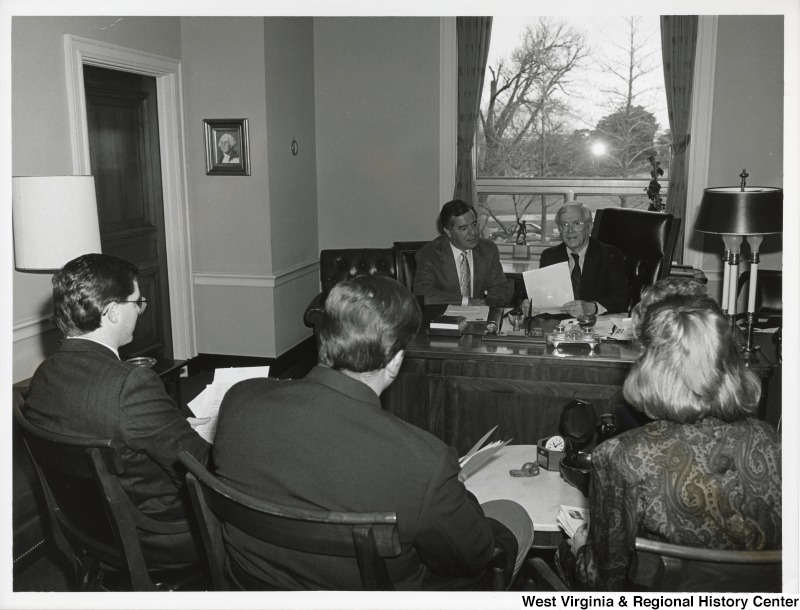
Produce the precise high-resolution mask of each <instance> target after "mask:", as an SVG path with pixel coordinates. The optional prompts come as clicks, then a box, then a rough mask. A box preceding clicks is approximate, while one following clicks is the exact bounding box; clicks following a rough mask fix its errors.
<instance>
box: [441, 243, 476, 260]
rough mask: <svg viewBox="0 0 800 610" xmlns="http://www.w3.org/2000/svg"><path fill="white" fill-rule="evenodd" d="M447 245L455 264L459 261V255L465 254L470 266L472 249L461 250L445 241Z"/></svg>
mask: <svg viewBox="0 0 800 610" xmlns="http://www.w3.org/2000/svg"><path fill="white" fill-rule="evenodd" d="M447 243H448V244H450V249H451V250H452V251H453V257H454V258H455V259H456V263H458V262H459V261H460V260H461V255H462V254H466V255H467V260H468V261H469V263H470V266H472V249H471V248H468V249H466V250H461V249H460V248H456V247H455V246H454V245H453V242H451V241H450V240H449V239H448V240H447Z"/></svg>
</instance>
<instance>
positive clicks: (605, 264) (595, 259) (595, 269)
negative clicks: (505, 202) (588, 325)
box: [539, 202, 631, 317]
mask: <svg viewBox="0 0 800 610" xmlns="http://www.w3.org/2000/svg"><path fill="white" fill-rule="evenodd" d="M556 226H558V232H559V234H560V235H561V240H562V242H563V243H561V244H559V245H558V246H554V247H552V248H547V249H546V250H544V251H543V252H542V256H541V259H540V261H539V267H540V268H542V267H549V266H550V265H555V264H556V263H563V262H567V263H569V271H570V280H571V281H572V288H573V293H574V297H575V298H574V300H572V301H568V302H566V303H564V304H563V305H562V306H561V310H562V311H563V312H564V313H566V314H569V315H570V316H573V317H577V316H580V315H584V314H597V315H600V314H604V313H620V312H627V311H628V307H629V305H630V298H631V289H630V286H628V281H627V278H626V276H625V261H624V259H623V256H622V251H621V250H620V249H619V248H616V247H614V246H610V245H607V244H604V243H601V242H599V241H597V240H596V239H594V238H593V237H591V234H592V212H591V210H589V208H588V207H586V205H584V204H582V203H577V202H569V203H567V204H565V205H564V206H562V207H561V209H559V210H558V212H556Z"/></svg>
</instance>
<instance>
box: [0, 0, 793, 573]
mask: <svg viewBox="0 0 800 610" xmlns="http://www.w3.org/2000/svg"><path fill="white" fill-rule="evenodd" d="M751 10H752V9H751ZM791 10H792V11H793V12H792V13H791V14H788V13H787V14H784V12H783V11H776V14H718V15H703V16H702V17H701V22H700V32H701V35H700V38H699V39H698V55H697V57H698V62H699V63H698V65H697V71H698V73H699V75H698V76H696V79H695V83H697V84H699V85H698V94H699V95H702V96H704V99H705V100H707V102H708V104H707V107H705V108H704V109H703V113H702V114H704V115H705V116H703V117H700V118H699V119H698V120H697V122H696V123H694V125H695V126H696V128H697V130H696V131H693V133H692V145H693V148H692V155H693V157H692V160H691V165H692V169H691V172H693V175H694V191H693V192H690V193H689V196H688V198H687V201H688V203H687V216H686V218H685V219H684V221H683V224H684V227H683V230H684V231H685V233H684V235H685V247H684V250H683V252H682V260H683V262H684V263H685V264H691V265H692V266H694V267H695V268H696V269H700V270H702V271H703V273H704V274H705V276H706V277H707V278H708V286H709V293H710V294H711V295H712V296H714V297H715V298H719V296H720V294H721V292H722V283H723V272H722V270H723V265H722V260H721V252H722V241H721V239H720V238H719V237H718V236H714V235H703V234H699V233H696V232H695V231H694V230H693V218H694V215H696V214H697V211H698V209H699V205H700V197H701V196H702V190H703V188H705V187H708V186H736V185H738V181H739V177H738V174H739V173H740V172H741V171H742V169H743V168H746V170H747V173H748V174H749V176H750V178H749V179H748V184H753V185H755V184H758V185H763V186H772V187H780V188H783V189H784V191H786V193H787V194H788V197H787V198H786V199H787V205H786V206H785V212H784V214H785V216H784V218H785V220H784V233H786V234H787V235H786V236H783V235H772V236H769V237H767V239H765V241H764V244H763V246H762V252H761V264H760V269H768V270H780V269H782V268H788V269H791V268H793V267H794V268H795V269H796V264H797V263H798V256H797V252H798V249H797V243H796V241H797V240H796V239H795V236H796V235H797V229H799V228H800V226H799V225H798V216H797V212H796V208H797V202H796V193H797V192H798V191H797V188H798V181H799V180H798V172H797V162H798V156H797V150H798V141H799V140H798V136H799V135H800V133H798V117H800V102H798V97H797V93H798V92H797V75H796V70H797V68H798V64H797V57H796V47H797V35H798V33H799V32H798V23H797V14H796V9H794V8H792V9H791ZM109 12H111V10H109ZM4 27H6V28H7V29H6V31H8V32H9V33H10V43H5V44H6V45H7V47H8V48H7V49H6V50H10V59H9V60H8V61H7V62H5V65H4V68H5V67H6V66H8V67H9V75H7V78H5V79H4V81H5V82H6V83H7V84H10V88H8V87H6V92H5V93H3V94H2V95H3V96H4V97H5V100H6V101H7V115H8V116H7V117H4V118H3V120H4V122H5V121H6V120H8V121H9V122H8V123H7V127H8V129H6V130H4V133H6V134H7V136H6V143H5V146H6V151H5V152H4V153H3V156H4V159H5V161H4V163H3V167H4V174H5V175H4V177H3V179H2V185H3V193H4V197H3V199H4V202H5V203H4V205H3V216H4V233H3V236H4V237H3V241H5V246H4V248H3V258H4V271H3V273H4V275H3V282H2V283H3V285H4V287H5V288H4V290H3V292H4V296H3V301H4V303H3V307H4V309H3V311H4V312H6V315H7V317H6V320H7V321H8V322H10V323H7V324H5V329H4V330H3V334H2V337H3V338H4V340H3V343H4V348H3V349H4V353H5V354H6V357H5V363H4V364H3V365H2V366H3V375H4V378H5V379H6V380H7V381H8V382H9V384H15V383H18V382H21V381H23V380H25V379H27V378H29V377H31V376H32V375H33V373H34V371H35V370H36V368H37V366H38V365H39V364H40V363H41V362H42V361H43V360H44V359H45V358H46V357H47V356H48V355H49V354H51V353H52V352H53V351H55V350H56V349H57V345H58V342H59V340H60V339H61V335H60V333H59V331H58V330H57V329H56V328H55V326H54V325H53V324H52V322H51V321H50V315H51V312H50V309H49V308H50V302H51V289H52V287H51V282H50V275H48V274H42V273H25V272H21V271H18V270H16V269H15V268H14V263H13V245H12V244H13V239H12V229H11V222H10V221H11V204H10V200H11V180H10V177H11V176H59V175H77V174H81V173H84V168H85V167H86V163H87V160H86V155H85V153H84V152H82V143H81V142H80V141H78V140H79V138H78V137H77V136H76V129H77V127H76V125H77V124H78V119H76V117H75V112H76V105H75V103H74V96H75V91H74V89H73V86H72V81H71V80H70V78H71V77H70V73H69V70H70V67H71V66H74V65H76V64H75V63H74V62H75V61H77V62H80V59H79V57H80V54H81V53H84V57H85V56H89V57H92V58H103V59H99V60H97V63H104V62H105V64H106V65H112V64H113V62H114V61H121V62H122V63H123V64H124V65H126V66H130V65H138V66H140V67H142V66H144V67H142V68H141V69H142V71H144V72H147V71H149V73H151V74H155V75H156V78H157V80H158V82H159V124H160V130H161V133H160V137H161V138H162V142H161V152H162V159H161V164H162V176H163V180H164V189H163V190H164V216H165V225H164V230H165V237H166V254H167V258H168V263H167V264H168V270H169V293H170V302H171V326H172V355H173V357H174V358H179V359H184V360H190V359H192V358H196V357H198V356H199V355H203V354H205V355H213V356H221V357H224V356H243V357H255V358H260V359H269V360H276V359H279V358H280V357H281V356H283V355H285V354H287V353H288V352H290V351H291V350H292V349H294V348H296V347H297V346H299V345H301V344H303V343H304V342H308V341H311V340H312V339H313V329H311V328H309V327H307V326H306V325H305V324H304V321H303V312H304V310H305V309H306V307H307V306H308V304H309V302H310V301H311V300H312V299H313V298H314V296H315V295H316V294H317V293H318V292H319V290H320V266H319V254H320V251H321V250H324V249H332V248H355V247H363V248H388V247H391V245H392V243H393V242H395V241H417V240H418V241H422V240H430V239H433V238H435V237H436V236H437V235H438V232H437V227H436V222H435V221H436V217H437V214H438V212H439V209H440V207H441V205H442V204H443V203H444V202H446V201H448V200H450V199H451V198H452V194H453V185H454V178H455V154H456V153H455V137H456V136H455V134H456V127H455V122H456V118H455V117H456V114H457V111H456V72H457V58H456V49H455V39H456V30H455V16H391V17H389V16H344V15H342V16H310V15H309V16H285V17H284V16H169V15H164V16H144V15H125V16H113V15H109V16H96V15H83V16H45V15H15V16H12V17H11V18H10V19H7V20H6V22H5V23H4ZM792 37H793V38H794V40H792ZM4 53H5V51H4ZM75 58H78V59H75ZM120 58H122V59H120ZM90 61H95V59H92V60H90ZM125 69H128V68H125ZM793 70H794V71H795V73H792V71H793ZM162 94H163V95H162ZM231 117H241V118H247V120H248V125H249V144H250V175H249V176H213V175H207V174H206V159H205V152H204V132H203V121H204V119H209V118H231ZM293 143H296V151H297V154H293V151H292V144H293ZM701 180H702V183H701ZM792 208H794V209H792ZM6 257H8V258H6ZM795 276H796V271H795ZM795 279H796V278H795ZM797 290H798V289H797V283H796V282H795V281H792V280H791V279H790V280H789V281H788V282H787V280H786V273H784V300H785V301H788V302H789V303H790V304H797V302H798V299H797ZM785 319H786V324H785V326H784V328H783V341H784V346H785V347H784V360H785V361H786V362H787V363H788V366H789V367H790V370H797V369H796V364H797V351H796V345H797V340H798V330H797V328H798V326H797V324H796V321H795V320H794V319H793V318H792V317H791V316H787V317H786V318H785ZM791 367H795V368H794V369H792V368H791ZM787 377H791V376H784V384H789V383H792V380H791V379H788V380H787V379H786V378H787ZM783 395H784V396H785V397H786V398H788V400H789V403H790V402H791V401H792V400H793V399H792V398H790V397H791V396H793V393H792V392H791V388H787V387H785V388H784V391H783ZM784 402H786V401H784ZM783 415H784V420H783V428H782V430H783V431H784V437H785V433H786V432H787V431H789V430H797V424H798V422H797V417H796V415H795V413H794V412H792V413H786V412H784V414H783ZM784 447H785V448H786V445H784ZM786 450H787V453H786V454H785V457H784V459H785V463H786V464H791V463H794V461H796V460H794V461H792V460H793V456H794V457H796V455H794V453H793V452H794V451H795V450H794V449H791V448H788V449H786ZM8 453H10V452H8ZM794 479H796V477H793V478H792V482H791V485H796V481H794ZM788 483H789V481H788V478H787V482H786V483H785V485H786V484H788ZM794 514H796V513H794ZM786 532H788V533H789V535H792V536H794V537H795V538H796V534H797V531H796V524H791V525H790V524H788V523H787V529H786ZM792 546H795V545H794V542H793V543H792ZM795 554H796V549H795ZM794 563H795V565H796V563H797V562H796V558H795V562H794Z"/></svg>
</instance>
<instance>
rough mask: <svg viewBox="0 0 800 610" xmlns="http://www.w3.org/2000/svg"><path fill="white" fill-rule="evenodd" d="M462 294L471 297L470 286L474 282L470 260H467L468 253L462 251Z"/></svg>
mask: <svg viewBox="0 0 800 610" xmlns="http://www.w3.org/2000/svg"><path fill="white" fill-rule="evenodd" d="M460 266H461V272H460V275H461V296H462V297H467V298H469V297H470V296H471V295H470V286H471V284H472V277H471V276H470V273H469V262H467V253H466V252H462V253H461V265H460Z"/></svg>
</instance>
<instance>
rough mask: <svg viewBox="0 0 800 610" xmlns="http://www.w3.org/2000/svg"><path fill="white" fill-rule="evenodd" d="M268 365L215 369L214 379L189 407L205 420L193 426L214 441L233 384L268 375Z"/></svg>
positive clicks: (205, 437) (206, 437) (200, 433)
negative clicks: (220, 407)
mask: <svg viewBox="0 0 800 610" xmlns="http://www.w3.org/2000/svg"><path fill="white" fill-rule="evenodd" d="M268 376H269V367H268V366H246V367H237V368H223V369H217V370H216V371H214V381H213V382H212V383H211V385H207V386H206V388H205V390H203V391H202V392H200V394H198V396H197V398H195V399H194V400H193V401H191V402H190V403H189V405H188V406H189V408H190V409H191V410H192V413H194V414H195V417H196V418H197V419H200V420H204V421H203V422H202V423H200V424H198V425H196V426H193V427H194V429H195V431H196V432H197V433H198V434H199V435H200V436H201V437H203V438H204V439H205V440H207V441H208V442H209V443H213V442H214V434H216V432H217V415H218V414H219V406H220V404H222V399H223V398H224V397H225V392H227V391H228V390H229V389H230V388H231V386H232V385H233V384H235V383H239V382H240V381H244V380H245V379H253V378H255V377H268Z"/></svg>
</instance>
